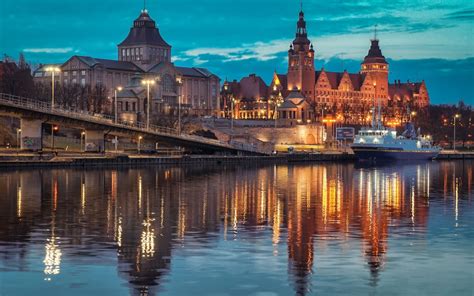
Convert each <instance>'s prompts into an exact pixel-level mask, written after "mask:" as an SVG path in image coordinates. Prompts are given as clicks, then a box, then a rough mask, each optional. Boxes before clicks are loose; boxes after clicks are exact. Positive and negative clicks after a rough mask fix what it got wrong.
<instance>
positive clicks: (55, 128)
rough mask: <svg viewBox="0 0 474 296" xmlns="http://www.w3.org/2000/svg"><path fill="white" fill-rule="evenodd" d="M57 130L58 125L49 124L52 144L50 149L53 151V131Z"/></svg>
mask: <svg viewBox="0 0 474 296" xmlns="http://www.w3.org/2000/svg"><path fill="white" fill-rule="evenodd" d="M58 130H59V127H58V126H57V125H54V124H53V125H52V126H51V138H52V145H51V149H52V150H53V151H54V132H55V131H58Z"/></svg>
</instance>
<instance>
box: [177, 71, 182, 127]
mask: <svg viewBox="0 0 474 296" xmlns="http://www.w3.org/2000/svg"><path fill="white" fill-rule="evenodd" d="M176 84H177V85H178V87H179V88H178V135H181V85H182V78H181V76H176Z"/></svg>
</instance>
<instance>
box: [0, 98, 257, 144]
mask: <svg viewBox="0 0 474 296" xmlns="http://www.w3.org/2000/svg"><path fill="white" fill-rule="evenodd" d="M0 102H2V103H3V104H7V105H11V106H17V107H22V108H25V109H29V110H33V111H40V112H43V113H46V114H53V115H61V116H66V117H69V118H74V119H80V120H85V121H89V122H94V123H101V124H105V125H110V126H117V127H123V128H127V129H134V130H136V131H138V132H144V133H155V134H165V135H170V136H174V137H177V138H181V139H187V140H191V141H195V142H200V143H206V144H211V145H216V146H221V147H227V148H234V149H238V150H246V151H250V152H259V151H258V149H257V147H255V146H254V145H245V144H240V143H239V144H237V143H224V142H221V141H219V140H215V139H209V138H204V137H201V136H195V135H188V134H179V133H178V131H177V129H174V128H170V127H163V126H157V125H153V124H150V126H149V128H148V129H147V124H146V123H144V122H130V121H125V120H121V119H117V121H115V118H114V116H111V115H106V114H99V113H94V112H89V111H84V110H80V109H73V108H65V107H62V106H57V105H55V106H54V108H52V107H53V106H52V104H51V103H50V102H44V101H39V100H36V99H30V98H25V97H20V96H14V95H10V94H4V93H0Z"/></svg>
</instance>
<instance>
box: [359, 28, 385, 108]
mask: <svg viewBox="0 0 474 296" xmlns="http://www.w3.org/2000/svg"><path fill="white" fill-rule="evenodd" d="M371 43H372V44H371V46H370V49H369V53H368V54H367V56H366V57H365V58H364V61H363V62H362V64H361V70H360V73H361V74H365V75H366V79H369V80H370V82H371V84H373V85H375V87H374V88H375V95H376V96H377V98H380V99H381V101H382V103H383V104H386V103H387V101H388V63H387V61H386V60H385V57H384V56H383V55H382V50H380V47H379V40H378V39H377V33H375V36H374V39H372V40H371Z"/></svg>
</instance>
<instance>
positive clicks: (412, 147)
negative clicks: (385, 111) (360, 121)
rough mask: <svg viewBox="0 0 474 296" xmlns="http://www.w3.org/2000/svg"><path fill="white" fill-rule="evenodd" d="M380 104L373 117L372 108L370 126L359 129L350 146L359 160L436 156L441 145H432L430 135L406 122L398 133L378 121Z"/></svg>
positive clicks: (424, 158)
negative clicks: (404, 126)
mask: <svg viewBox="0 0 474 296" xmlns="http://www.w3.org/2000/svg"><path fill="white" fill-rule="evenodd" d="M380 108H381V107H380V104H379V111H378V116H377V119H376V118H375V110H374V109H375V108H373V119H372V126H371V127H364V128H362V129H361V130H360V131H359V132H358V134H357V135H356V136H355V139H354V143H353V144H352V145H351V148H352V150H353V151H354V154H355V155H356V156H357V158H358V159H361V160H429V159H433V158H435V157H436V156H438V154H439V152H440V151H441V148H440V147H438V146H433V144H432V141H431V137H430V136H421V135H420V132H419V131H418V132H417V131H416V130H415V128H414V126H413V124H412V123H407V124H406V128H405V131H404V132H403V134H402V135H400V136H397V131H396V130H395V129H392V128H387V127H385V126H383V125H382V123H381V120H380V119H381V115H380Z"/></svg>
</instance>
